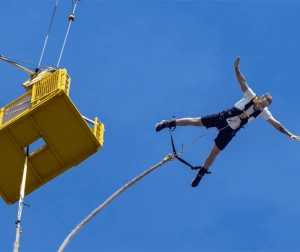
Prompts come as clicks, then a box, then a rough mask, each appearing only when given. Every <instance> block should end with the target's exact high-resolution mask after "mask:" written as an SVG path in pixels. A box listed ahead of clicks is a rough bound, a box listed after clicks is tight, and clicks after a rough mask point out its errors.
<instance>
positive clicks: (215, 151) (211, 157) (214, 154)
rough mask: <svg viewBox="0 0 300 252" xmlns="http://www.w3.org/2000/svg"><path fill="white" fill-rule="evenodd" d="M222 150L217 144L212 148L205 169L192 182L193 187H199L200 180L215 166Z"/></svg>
mask: <svg viewBox="0 0 300 252" xmlns="http://www.w3.org/2000/svg"><path fill="white" fill-rule="evenodd" d="M220 152H221V150H220V149H219V148H218V147H217V145H216V144H214V146H213V147H212V149H211V151H210V153H209V155H208V157H207V158H206V160H205V162H204V165H203V167H202V168H201V169H200V170H199V171H198V173H197V175H196V177H195V178H194V179H193V180H192V183H191V185H192V187H196V186H198V184H199V183H200V180H201V179H202V178H203V176H204V175H205V173H207V170H208V169H209V168H210V166H211V165H212V164H213V162H214V161H215V159H216V157H217V156H218V155H219V153H220Z"/></svg>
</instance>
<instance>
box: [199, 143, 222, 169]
mask: <svg viewBox="0 0 300 252" xmlns="http://www.w3.org/2000/svg"><path fill="white" fill-rule="evenodd" d="M220 152H221V150H220V149H219V148H218V147H217V145H216V144H214V146H213V147H212V149H211V151H210V153H209V155H208V157H207V158H206V160H205V162H204V165H203V166H204V168H205V169H206V170H208V169H209V168H210V167H211V165H212V164H213V163H214V161H215V159H216V157H217V156H218V155H219V154H220Z"/></svg>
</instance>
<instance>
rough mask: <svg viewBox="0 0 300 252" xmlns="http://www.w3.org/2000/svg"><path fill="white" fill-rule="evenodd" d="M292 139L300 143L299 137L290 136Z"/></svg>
mask: <svg viewBox="0 0 300 252" xmlns="http://www.w3.org/2000/svg"><path fill="white" fill-rule="evenodd" d="M290 139H291V140H297V141H300V137H299V136H295V135H291V136H290Z"/></svg>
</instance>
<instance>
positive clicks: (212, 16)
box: [0, 0, 300, 252]
mask: <svg viewBox="0 0 300 252" xmlns="http://www.w3.org/2000/svg"><path fill="white" fill-rule="evenodd" d="M55 2H56V1H55V0H51V1H16V0H12V1H1V15H0V23H1V24H2V25H1V35H0V38H1V40H0V54H2V55H5V56H9V57H13V58H18V59H22V60H25V61H29V62H34V63H38V61H39V57H40V53H41V50H42V47H43V43H44V39H45V36H46V33H47V30H48V26H49V22H50V18H51V15H52V11H53V8H54V5H55ZM299 11H300V2H299V1H88V0H82V1H81V2H79V3H78V5H77V9H76V13H75V16H76V18H75V21H74V23H73V24H72V27H71V31H70V34H69V38H68V41H67V44H66V48H65V52H64V55H63V58H62V61H61V64H60V67H63V68H67V70H68V73H69V75H70V76H71V78H72V83H71V91H70V97H71V99H72V101H73V102H74V103H75V104H76V106H77V108H78V109H79V110H80V112H81V113H82V114H83V115H84V116H86V117H89V118H94V117H95V116H97V117H99V119H100V120H101V121H102V122H103V123H104V124H105V128H106V131H105V136H104V137H105V143H104V147H103V149H102V150H100V151H99V152H98V153H96V154H95V155H93V156H91V157H90V158H89V159H87V160H86V161H85V162H83V163H82V164H80V165H79V166H77V167H76V168H74V169H70V170H69V171H67V172H66V173H64V174H63V175H61V176H60V177H58V178H56V179H54V180H53V181H51V182H50V183H48V184H46V185H45V186H43V187H42V188H40V189H39V190H37V191H35V192H33V193H32V194H30V195H28V196H27V197H26V198H25V203H28V204H30V205H31V207H30V208H24V209H23V216H22V222H21V224H22V229H23V233H22V234H21V246H20V251H28V252H29V251H30V252H33V251H39V252H41V251H56V250H57V249H58V248H59V246H60V245H61V243H62V242H63V240H64V238H65V237H66V236H67V235H68V234H69V232H70V231H71V230H72V229H73V228H75V226H76V225H77V224H78V223H79V222H81V221H82V220H83V218H85V217H86V216H87V215H88V214H89V213H90V212H91V211H92V210H94V209H95V208H96V207H97V206H98V205H100V204H101V203H102V202H103V201H104V200H106V199H107V198H108V197H109V196H110V195H111V194H113V193H114V192H115V191H116V190H118V189H119V188H120V187H121V186H123V185H124V184H125V183H127V182H128V181H130V180H131V179H132V178H133V177H135V176H137V175H138V174H140V173H142V172H143V171H145V170H147V169H148V168H150V167H151V166H153V165H155V164H157V163H158V162H160V161H161V160H162V159H163V158H164V157H165V156H166V155H167V154H168V153H170V152H171V151H172V150H171V145H170V139H169V133H168V131H167V130H165V131H161V132H159V133H156V132H155V130H154V126H155V124H156V123H157V122H159V121H160V120H162V119H170V118H171V117H172V116H173V115H174V116H176V117H177V118H181V117H198V116H204V115H207V114H211V113H215V112H219V111H222V110H224V109H226V108H230V107H232V106H233V105H234V104H235V102H236V101H238V100H239V99H241V98H242V92H241V90H240V88H239V85H238V83H237V81H236V78H235V75H234V69H233V63H234V60H235V58H236V57H237V56H240V57H241V62H240V69H241V71H242V73H243V74H244V76H245V77H246V79H247V82H248V84H249V86H250V87H251V88H252V89H253V90H254V91H255V92H256V93H257V94H258V95H262V94H264V93H266V92H270V93H271V95H272V96H273V98H274V101H273V104H272V105H271V106H270V107H269V109H270V111H271V112H272V114H273V116H274V117H275V118H276V119H277V120H279V121H280V122H281V123H282V124H283V125H284V126H285V127H286V128H287V129H288V130H290V131H291V132H292V133H294V134H296V135H297V134H298V135H300V129H299V127H298V125H299V122H300V119H299V117H298V112H299V97H298V94H299V91H300V86H299V78H298V71H299V60H298V59H299V56H300V53H299V45H300V35H299V32H298V30H299V25H300V21H299ZM70 12H71V0H64V1H59V4H58V9H57V12H56V16H55V20H54V23H53V26H52V30H51V33H50V37H49V41H48V45H47V48H46V51H45V55H44V59H43V62H42V65H52V64H56V63H57V61H58V57H59V53H60V49H61V46H62V42H63V39H64V35H65V32H66V29H67V25H68V19H67V18H68V15H69V14H70ZM0 65H1V89H2V91H1V94H0V106H1V107H3V106H4V105H6V104H7V103H9V102H11V101H12V100H14V99H15V98H17V97H18V96H20V95H22V94H23V93H24V89H23V87H22V86H21V83H22V81H24V80H26V79H27V78H28V75H27V74H26V73H24V72H22V71H20V70H18V69H16V68H14V67H12V66H10V65H8V64H6V63H4V62H2V63H0ZM206 132H207V130H206V129H205V128H196V127H182V128H180V127H178V128H177V129H176V130H175V131H174V138H175V142H176V146H177V148H178V149H179V148H180V147H181V144H184V145H187V144H188V143H189V142H191V141H192V140H194V139H195V138H196V137H198V136H200V135H202V134H204V133H206ZM215 136H216V133H213V134H210V135H207V136H205V137H203V138H201V139H200V140H199V141H197V142H196V143H195V144H194V145H193V146H191V147H190V148H189V149H188V150H187V151H186V152H185V153H184V154H183V155H182V158H185V159H187V160H188V161H189V162H191V163H192V164H194V165H201V164H203V162H204V160H205V158H206V156H207V154H208V153H209V151H210V149H211V147H212V145H213V139H214V138H215ZM299 150H300V143H299V142H296V141H294V142H292V141H290V140H289V138H288V137H286V136H285V135H283V134H281V133H279V132H277V131H276V130H274V129H273V128H272V127H271V126H270V125H269V124H268V123H266V122H265V121H264V120H263V119H257V120H256V121H254V122H253V123H251V124H249V125H247V126H246V129H244V130H241V131H240V132H239V133H238V135H237V137H236V138H235V139H234V140H233V141H232V142H231V143H230V145H229V146H228V147H227V148H226V149H225V150H224V151H223V152H222V153H221V154H220V155H219V157H218V159H217V160H216V162H215V163H214V165H213V166H212V167H211V171H212V174H211V175H207V176H206V177H205V178H204V179H203V181H202V182H201V184H200V185H199V187H197V188H192V187H191V186H190V181H191V180H192V179H193V178H194V175H195V172H194V171H191V170H190V169H189V168H188V167H186V166H184V165H183V164H181V163H180V162H178V161H172V162H168V163H167V164H165V165H163V166H162V167H160V168H159V169H157V170H156V171H154V172H153V173H151V174H150V175H148V176H147V177H145V178H144V179H142V180H141V181H139V182H138V183H137V184H135V185H134V186H132V187H131V188H130V189H128V190H127V191H125V192H124V193H123V194H122V195H120V196H119V197H118V198H117V199H116V200H114V201H113V202H112V203H111V204H110V205H109V206H108V207H107V208H105V209H104V210H103V211H102V212H100V213H99V214H98V215H97V216H96V217H95V218H94V219H93V220H92V221H91V222H90V223H88V224H87V225H86V226H85V227H84V228H83V229H82V230H81V231H79V233H78V234H77V235H76V236H75V237H74V238H73V240H72V241H71V242H70V244H69V245H68V246H67V248H66V250H65V251H70V252H71V251H85V252H87V251H107V252H119V251H148V252H150V251H300V245H299V241H298V238H299V237H298V236H299V232H300V212H299V211H298V209H299V208H300V203H299V191H300V185H299V182H298V181H299V178H300V171H299V169H298V168H299ZM17 207H18V205H17V204H14V205H12V206H7V205H6V204H5V203H4V201H2V200H1V201H0V212H1V217H0V233H1V237H0V251H1V252H2V251H5V252H6V251H11V250H12V246H13V242H14V240H15V224H14V221H15V220H16V215H17Z"/></svg>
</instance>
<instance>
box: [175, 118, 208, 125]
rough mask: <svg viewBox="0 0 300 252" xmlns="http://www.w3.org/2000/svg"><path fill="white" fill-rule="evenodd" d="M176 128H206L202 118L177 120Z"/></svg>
mask: <svg viewBox="0 0 300 252" xmlns="http://www.w3.org/2000/svg"><path fill="white" fill-rule="evenodd" d="M176 126H204V125H203V123H202V121H201V117H197V118H181V119H176Z"/></svg>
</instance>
